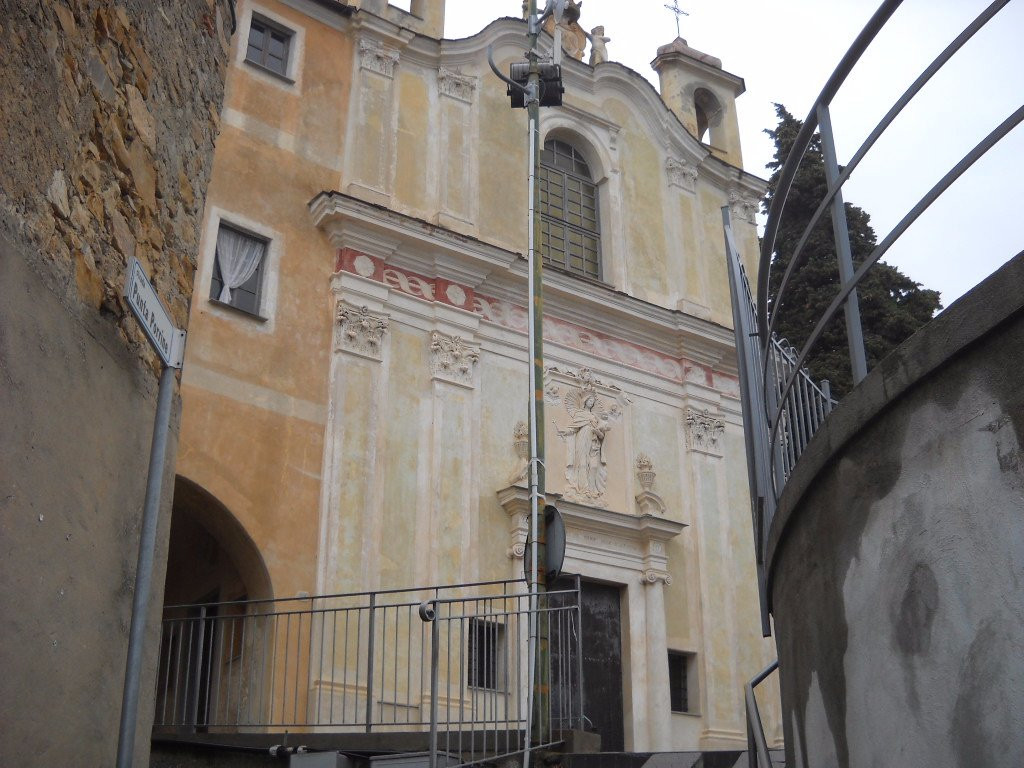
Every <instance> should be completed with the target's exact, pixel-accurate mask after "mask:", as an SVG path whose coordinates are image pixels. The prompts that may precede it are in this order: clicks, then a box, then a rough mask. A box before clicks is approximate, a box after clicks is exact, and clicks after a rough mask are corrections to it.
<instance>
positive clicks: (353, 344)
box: [334, 301, 388, 361]
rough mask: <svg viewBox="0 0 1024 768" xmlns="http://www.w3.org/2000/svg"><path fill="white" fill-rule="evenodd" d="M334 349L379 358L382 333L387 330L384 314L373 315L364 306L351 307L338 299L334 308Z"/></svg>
mask: <svg viewBox="0 0 1024 768" xmlns="http://www.w3.org/2000/svg"><path fill="white" fill-rule="evenodd" d="M334 318H335V328H334V349H335V350H336V351H344V352H350V353H352V354H354V355H359V356H361V357H366V358H369V359H370V360H378V361H379V360H380V359H381V349H382V347H383V343H384V334H386V333H387V331H388V318H387V316H386V315H375V314H373V313H371V312H370V310H369V309H367V308H366V307H359V308H356V307H352V306H349V305H347V304H345V303H344V302H341V301H339V302H338V304H337V306H336V308H335V315H334Z"/></svg>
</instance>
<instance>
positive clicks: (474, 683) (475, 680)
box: [467, 619, 506, 691]
mask: <svg viewBox="0 0 1024 768" xmlns="http://www.w3.org/2000/svg"><path fill="white" fill-rule="evenodd" d="M467 642H468V644H469V648H468V654H467V667H468V670H467V672H468V678H469V680H468V682H469V685H470V687H472V688H486V689H488V690H491V691H497V690H505V687H506V686H505V681H504V674H505V670H504V667H503V665H502V663H501V661H502V659H503V658H504V656H505V654H504V648H505V627H504V626H502V625H501V624H499V623H498V622H496V621H485V620H484V619H470V620H469V638H468V641H467Z"/></svg>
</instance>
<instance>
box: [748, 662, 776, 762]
mask: <svg viewBox="0 0 1024 768" xmlns="http://www.w3.org/2000/svg"><path fill="white" fill-rule="evenodd" d="M778 668H779V660H778V659H776V660H775V661H773V662H772V663H771V664H769V665H768V666H767V667H765V668H764V669H762V670H761V671H760V672H759V673H758V674H757V676H756V677H754V678H753V679H752V680H751V681H750V682H749V683H747V684H746V685H745V686H743V699H744V705H745V707H746V713H747V759H748V760H749V762H750V768H772V757H771V754H770V753H769V751H768V740H767V739H765V737H764V725H762V723H761V711H760V710H759V709H758V706H757V697H756V696H754V689H755V688H756V687H757V686H759V685H760V684H761V683H763V682H764V681H765V680H766V679H767V678H768V676H769V675H770V674H771V673H772V672H774V671H775V670H777V669H778Z"/></svg>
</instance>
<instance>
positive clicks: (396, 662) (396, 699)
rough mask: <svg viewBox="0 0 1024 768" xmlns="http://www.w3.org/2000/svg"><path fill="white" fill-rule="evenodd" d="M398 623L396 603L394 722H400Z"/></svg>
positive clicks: (393, 672)
mask: <svg viewBox="0 0 1024 768" xmlns="http://www.w3.org/2000/svg"><path fill="white" fill-rule="evenodd" d="M398 624H399V614H398V606H397V605H396V606H395V653H394V660H395V665H394V669H393V670H391V674H392V676H393V680H394V685H393V687H392V689H393V692H394V695H393V696H392V698H393V699H394V702H395V703H394V713H393V714H392V716H391V722H393V723H397V722H398V629H399V627H398Z"/></svg>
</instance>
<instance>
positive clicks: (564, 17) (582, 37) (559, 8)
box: [540, 0, 589, 59]
mask: <svg viewBox="0 0 1024 768" xmlns="http://www.w3.org/2000/svg"><path fill="white" fill-rule="evenodd" d="M582 7H583V3H582V2H576V1H575V0H548V2H547V5H546V6H545V7H544V12H543V13H542V14H541V15H540V21H541V28H542V29H543V30H544V31H545V32H547V33H548V34H549V35H551V37H553V38H554V39H555V41H556V43H558V42H560V43H561V48H562V50H563V51H564V52H565V53H566V54H568V55H569V56H572V57H573V58H574V59H582V58H583V50H584V48H586V47H587V38H588V37H589V36H588V35H587V33H586V31H585V30H584V29H583V27H581V26H580V25H579V18H580V9H581V8H582Z"/></svg>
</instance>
